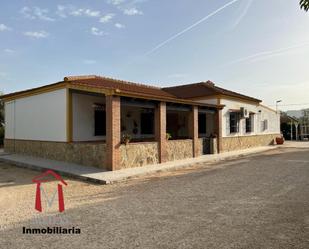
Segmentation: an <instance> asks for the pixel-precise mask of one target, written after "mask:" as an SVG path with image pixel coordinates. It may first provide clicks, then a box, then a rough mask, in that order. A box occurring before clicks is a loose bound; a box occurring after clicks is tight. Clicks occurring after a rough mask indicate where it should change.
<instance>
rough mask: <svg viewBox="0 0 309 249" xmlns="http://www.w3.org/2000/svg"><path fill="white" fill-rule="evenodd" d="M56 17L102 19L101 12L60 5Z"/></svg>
mask: <svg viewBox="0 0 309 249" xmlns="http://www.w3.org/2000/svg"><path fill="white" fill-rule="evenodd" d="M56 15H58V16H59V17H61V18H66V17H68V16H85V17H100V16H101V12H100V11H99V10H92V9H84V8H76V7H74V6H73V5H58V6H57V11H56Z"/></svg>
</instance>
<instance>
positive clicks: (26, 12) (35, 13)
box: [20, 6, 55, 22]
mask: <svg viewBox="0 0 309 249" xmlns="http://www.w3.org/2000/svg"><path fill="white" fill-rule="evenodd" d="M20 13H22V14H23V16H24V17H25V18H27V19H31V20H35V19H39V20H43V21H49V22H53V21H55V19H54V18H51V17H50V16H48V13H49V10H48V9H41V8H39V7H33V8H30V7H27V6H25V7H23V8H22V9H21V10H20Z"/></svg>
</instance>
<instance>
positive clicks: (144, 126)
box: [141, 112, 154, 135]
mask: <svg viewBox="0 0 309 249" xmlns="http://www.w3.org/2000/svg"><path fill="white" fill-rule="evenodd" d="M141 134H143V135H152V134H154V113H153V112H146V113H141Z"/></svg>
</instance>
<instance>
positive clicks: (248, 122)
mask: <svg viewBox="0 0 309 249" xmlns="http://www.w3.org/2000/svg"><path fill="white" fill-rule="evenodd" d="M253 118H254V115H253V114H250V115H249V118H246V132H247V133H249V132H253V131H254V130H253V129H254V126H253Z"/></svg>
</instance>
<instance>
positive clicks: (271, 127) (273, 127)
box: [197, 98, 280, 137]
mask: <svg viewBox="0 0 309 249" xmlns="http://www.w3.org/2000/svg"><path fill="white" fill-rule="evenodd" d="M197 102H200V103H208V104H217V98H211V99H205V100H198V101H197ZM220 104H222V105H225V107H224V109H223V110H222V136H223V137H227V136H250V135H261V134H277V133H280V114H277V113H276V112H275V111H274V110H270V109H269V108H266V107H264V106H262V105H260V104H258V103H257V104H254V103H252V104H249V103H247V102H242V101H239V100H237V101H236V100H230V99H226V98H222V99H221V100H220ZM241 107H244V108H246V109H248V110H249V111H250V112H253V113H255V114H254V117H253V125H254V131H253V132H251V133H246V130H245V127H246V123H245V119H241V120H240V123H239V133H234V134H230V133H229V125H228V124H227V123H228V122H229V110H230V109H231V110H234V109H235V110H240V108H241ZM263 120H268V129H267V130H265V131H263V130H262V121H263Z"/></svg>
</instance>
